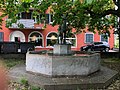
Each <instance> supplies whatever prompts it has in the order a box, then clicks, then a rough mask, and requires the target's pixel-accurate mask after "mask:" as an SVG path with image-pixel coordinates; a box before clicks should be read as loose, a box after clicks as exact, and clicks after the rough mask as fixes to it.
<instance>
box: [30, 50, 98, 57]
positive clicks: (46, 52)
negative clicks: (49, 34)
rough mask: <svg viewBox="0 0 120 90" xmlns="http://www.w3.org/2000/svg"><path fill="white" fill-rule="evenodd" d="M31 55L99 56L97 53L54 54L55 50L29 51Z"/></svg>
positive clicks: (73, 52)
mask: <svg viewBox="0 0 120 90" xmlns="http://www.w3.org/2000/svg"><path fill="white" fill-rule="evenodd" d="M28 53H29V54H40V55H44V54H47V55H49V56H71V55H72V56H74V55H77V54H87V55H92V54H98V53H95V52H93V51H92V52H86V51H72V53H70V54H53V50H39V51H29V52H28Z"/></svg>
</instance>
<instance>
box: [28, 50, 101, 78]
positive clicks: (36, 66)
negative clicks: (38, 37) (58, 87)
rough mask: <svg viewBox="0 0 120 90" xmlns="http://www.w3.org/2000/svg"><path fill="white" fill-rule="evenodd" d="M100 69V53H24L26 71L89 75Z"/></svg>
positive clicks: (62, 74)
mask: <svg viewBox="0 0 120 90" xmlns="http://www.w3.org/2000/svg"><path fill="white" fill-rule="evenodd" d="M98 70H100V55H99V54H97V53H94V54H87V53H86V54H74V55H64V56H59V55H57V56H56V55H48V54H30V53H29V52H28V53H27V54H26V71H29V72H34V73H39V74H43V75H48V76H50V77H56V76H77V75H85V76H87V75H89V74H91V73H94V72H96V71H98Z"/></svg>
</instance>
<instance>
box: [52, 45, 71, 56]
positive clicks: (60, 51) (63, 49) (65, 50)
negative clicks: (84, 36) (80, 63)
mask: <svg viewBox="0 0 120 90" xmlns="http://www.w3.org/2000/svg"><path fill="white" fill-rule="evenodd" d="M71 53H72V52H71V45H66V44H56V45H54V49H53V54H54V55H69V54H71Z"/></svg>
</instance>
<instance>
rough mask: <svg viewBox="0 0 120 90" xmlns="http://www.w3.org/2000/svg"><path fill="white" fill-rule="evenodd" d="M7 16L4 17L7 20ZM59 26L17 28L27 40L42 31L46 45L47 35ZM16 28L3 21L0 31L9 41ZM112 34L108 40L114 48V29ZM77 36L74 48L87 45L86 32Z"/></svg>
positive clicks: (97, 37)
mask: <svg viewBox="0 0 120 90" xmlns="http://www.w3.org/2000/svg"><path fill="white" fill-rule="evenodd" d="M5 19H6V17H5V18H4V19H3V20H5ZM36 26H43V25H35V27H36ZM57 28H58V26H55V27H52V26H51V25H47V27H46V28H45V29H41V30H36V29H31V30H29V29H28V30H27V29H24V30H21V29H19V30H18V29H16V30H18V31H21V32H23V33H24V35H25V39H26V42H28V36H29V34H30V33H31V32H33V31H38V32H40V33H42V35H43V38H44V47H45V46H46V36H47V34H48V33H49V32H57ZM16 30H10V29H8V28H6V27H5V22H3V25H2V30H1V31H0V32H4V41H9V37H10V34H11V33H12V32H14V31H16ZM74 31H75V29H73V32H74ZM110 32H111V34H110V38H109V40H108V42H109V44H110V47H111V48H113V46H114V34H113V29H112V30H110ZM76 38H77V40H76V41H77V45H76V47H75V48H73V49H74V50H80V47H81V46H83V45H86V43H85V42H84V41H85V33H81V34H77V35H76ZM94 41H100V35H98V33H96V34H94Z"/></svg>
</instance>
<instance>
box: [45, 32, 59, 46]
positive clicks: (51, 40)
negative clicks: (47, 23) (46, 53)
mask: <svg viewBox="0 0 120 90" xmlns="http://www.w3.org/2000/svg"><path fill="white" fill-rule="evenodd" d="M57 37H58V34H57V33H55V32H52V33H49V34H48V36H47V46H54V45H55V44H56V43H57Z"/></svg>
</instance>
